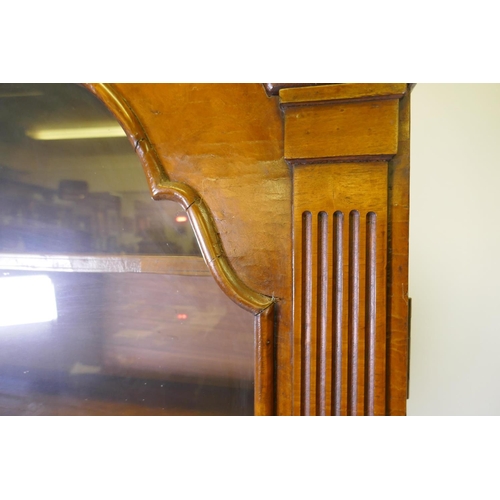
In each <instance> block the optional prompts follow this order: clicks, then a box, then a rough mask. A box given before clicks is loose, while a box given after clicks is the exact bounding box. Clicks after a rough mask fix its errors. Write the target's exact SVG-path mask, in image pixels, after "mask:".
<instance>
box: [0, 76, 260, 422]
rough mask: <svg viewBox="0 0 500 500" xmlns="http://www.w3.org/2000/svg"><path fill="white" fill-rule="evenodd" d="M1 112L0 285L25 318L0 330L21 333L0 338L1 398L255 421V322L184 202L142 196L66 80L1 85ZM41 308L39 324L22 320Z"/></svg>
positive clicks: (103, 119) (24, 407) (120, 152)
mask: <svg viewBox="0 0 500 500" xmlns="http://www.w3.org/2000/svg"><path fill="white" fill-rule="evenodd" d="M0 104H1V105H0V270H2V269H3V270H4V271H2V274H5V273H9V275H10V276H9V277H6V278H4V279H1V278H0V283H1V282H7V281H6V280H11V281H10V283H14V282H17V283H21V285H20V288H19V290H20V291H19V293H18V296H17V299H19V298H20V297H21V298H22V299H23V304H24V305H23V308H24V312H22V314H21V315H24V321H25V323H28V322H29V323H32V324H30V325H21V324H17V323H16V326H7V324H10V325H12V324H13V323H12V321H13V320H12V319H10V320H9V321H10V323H6V324H5V325H6V326H2V327H1V328H0V333H8V332H9V331H13V330H12V329H13V328H15V329H16V332H17V333H18V335H15V336H13V335H8V334H7V335H0V403H1V400H2V398H4V397H8V398H11V399H10V400H12V398H14V400H16V401H17V403H16V404H15V405H14V406H13V407H12V406H11V409H12V414H24V413H35V414H183V413H188V414H242V413H243V414H249V413H250V414H251V413H252V412H253V391H252V385H253V362H252V360H253V318H252V316H251V315H250V314H248V313H246V312H244V311H243V310H242V309H240V308H238V307H237V306H236V305H234V304H233V303H232V302H231V301H230V300H229V299H228V298H227V297H225V295H223V294H222V292H221V291H220V290H219V289H218V287H217V285H216V284H215V282H214V281H213V279H212V278H211V276H210V274H209V271H208V269H207V267H206V265H205V263H204V261H203V259H202V258H201V254H200V250H199V247H198V245H197V242H196V239H195V236H194V233H193V231H192V228H191V226H190V223H189V221H188V218H187V216H186V213H185V212H184V211H183V210H182V209H181V207H180V206H179V205H177V204H175V203H173V202H153V201H152V200H151V196H150V194H149V191H148V188H147V184H146V180H145V178H144V176H143V173H142V168H141V166H140V164H139V161H138V158H137V157H136V155H135V154H134V152H133V151H132V148H131V146H130V144H129V142H128V140H127V139H126V137H124V134H123V133H122V134H118V133H114V134H109V135H111V137H104V136H105V135H106V134H104V133H102V134H100V135H99V134H94V135H93V136H91V134H90V132H89V130H90V129H93V130H94V131H95V130H96V129H99V130H101V131H102V130H104V128H108V129H109V130H114V131H116V122H115V121H114V119H113V117H112V116H111V115H110V114H109V112H108V111H107V110H106V109H105V108H104V106H103V105H102V104H101V103H100V102H99V101H98V100H97V99H96V98H95V97H94V96H92V95H91V94H90V93H88V92H87V91H86V90H85V89H83V88H80V87H78V86H73V85H11V84H9V85H7V84H2V85H0ZM103 127H104V128H103ZM47 131H51V134H52V136H51V135H50V134H48V133H47ZM55 131H57V134H56V132H55ZM65 131H66V132H67V131H70V132H71V133H70V132H67V133H66V132H65ZM77 131H78V133H76V132H77ZM42 132H43V133H42ZM40 134H41V135H40ZM54 134H56V137H55V136H54ZM64 135H66V137H65V138H64V137H63V136H64ZM96 135H99V137H97V136H96ZM76 136H79V137H78V138H76ZM42 271H43V272H45V273H46V276H40V273H41V272H42ZM33 274H37V275H38V276H34V275H33ZM12 276H15V277H12ZM3 280H5V281H3ZM16 280H17V281H16ZM30 280H31V281H30ZM33 280H35V281H36V283H38V284H35V281H33ZM47 280H48V281H47ZM42 281H43V283H45V285H43V286H48V284H49V283H53V285H52V289H51V290H52V291H51V292H50V293H49V291H48V288H47V291H41V290H40V289H38V291H37V287H39V286H42ZM7 288H8V286H7ZM11 289H12V286H11ZM5 293H6V294H7V295H9V294H10V299H12V300H13V303H19V302H18V300H17V301H16V300H14V299H15V298H16V297H15V294H14V293H13V292H9V291H6V292H5ZM37 294H41V295H37ZM54 294H55V301H54ZM42 296H43V299H41V298H40V297H42ZM37 297H38V298H37ZM42 300H47V301H49V302H48V304H49V303H50V305H46V306H43V307H42V303H43V301H42ZM56 303H57V312H55V309H54V308H55V307H56ZM35 304H36V307H35ZM37 307H38V308H39V309H43V311H45V313H46V314H47V315H46V318H47V319H38V320H36V321H49V322H48V323H47V322H46V323H43V324H42V323H40V325H38V326H37V325H36V324H35V320H33V321H31V320H30V321H28V320H27V318H28V317H29V314H31V313H35V311H36V310H37ZM11 309H12V311H10V312H12V315H14V312H13V311H14V306H12V307H11ZM9 329H10V330H9ZM36 331H38V332H42V331H43V335H40V334H38V335H37V334H36ZM1 407H2V406H1V405H0V408H1ZM30 408H31V409H30Z"/></svg>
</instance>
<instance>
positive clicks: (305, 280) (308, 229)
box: [300, 212, 312, 415]
mask: <svg viewBox="0 0 500 500" xmlns="http://www.w3.org/2000/svg"><path fill="white" fill-rule="evenodd" d="M311 322H312V215H311V212H304V213H303V214H302V325H301V333H302V340H301V342H302V345H301V347H302V349H301V387H300V389H301V390H300V403H301V404H300V407H301V415H310V414H311V399H310V395H311V336H312V331H311Z"/></svg>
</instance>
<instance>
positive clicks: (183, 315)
mask: <svg viewBox="0 0 500 500" xmlns="http://www.w3.org/2000/svg"><path fill="white" fill-rule="evenodd" d="M187 317H188V315H187V314H178V315H177V319H187Z"/></svg>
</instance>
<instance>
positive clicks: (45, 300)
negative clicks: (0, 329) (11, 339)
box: [0, 276, 57, 326]
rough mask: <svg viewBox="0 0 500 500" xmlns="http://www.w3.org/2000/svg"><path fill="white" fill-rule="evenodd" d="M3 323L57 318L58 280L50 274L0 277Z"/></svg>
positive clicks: (37, 321)
mask: <svg viewBox="0 0 500 500" xmlns="http://www.w3.org/2000/svg"><path fill="white" fill-rule="evenodd" d="M0 304H1V309H0V326H11V325H26V324H29V323H43V322H45V321H52V320H53V319H57V306H56V294H55V291H54V284H53V283H52V280H51V279H50V278H49V277H48V276H10V277H8V278H0Z"/></svg>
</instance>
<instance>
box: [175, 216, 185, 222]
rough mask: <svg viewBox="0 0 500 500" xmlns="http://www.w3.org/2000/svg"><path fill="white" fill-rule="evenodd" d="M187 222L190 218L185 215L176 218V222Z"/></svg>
mask: <svg viewBox="0 0 500 500" xmlns="http://www.w3.org/2000/svg"><path fill="white" fill-rule="evenodd" d="M187 220H188V218H187V217H186V216H185V215H178V216H177V217H176V218H175V222H186V221H187Z"/></svg>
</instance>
